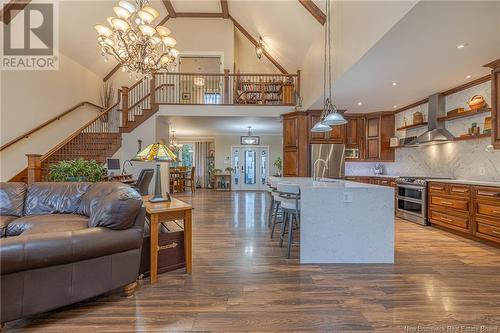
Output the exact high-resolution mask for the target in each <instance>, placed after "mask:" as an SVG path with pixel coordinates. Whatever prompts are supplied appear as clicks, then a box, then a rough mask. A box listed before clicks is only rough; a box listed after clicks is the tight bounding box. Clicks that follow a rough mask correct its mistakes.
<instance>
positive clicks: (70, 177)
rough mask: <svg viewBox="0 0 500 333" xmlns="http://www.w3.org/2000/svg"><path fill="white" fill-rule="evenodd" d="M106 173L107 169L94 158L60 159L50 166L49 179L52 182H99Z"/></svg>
mask: <svg viewBox="0 0 500 333" xmlns="http://www.w3.org/2000/svg"><path fill="white" fill-rule="evenodd" d="M105 175H106V169H105V168H104V167H103V166H102V165H100V164H99V163H97V162H96V161H94V160H84V159H83V158H79V159H77V160H69V161H60V162H59V163H57V164H53V165H51V166H50V171H49V180H50V181H52V182H68V181H87V182H93V183H95V182H99V181H101V180H102V179H103V178H104V176H105Z"/></svg>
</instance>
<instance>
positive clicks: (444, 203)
mask: <svg viewBox="0 0 500 333" xmlns="http://www.w3.org/2000/svg"><path fill="white" fill-rule="evenodd" d="M441 203H442V204H443V205H448V206H449V205H453V202H449V201H441Z"/></svg>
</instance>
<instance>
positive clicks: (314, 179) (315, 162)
mask: <svg viewBox="0 0 500 333" xmlns="http://www.w3.org/2000/svg"><path fill="white" fill-rule="evenodd" d="M318 162H323V163H324V164H325V169H326V170H328V164H327V163H326V161H325V160H324V159H322V158H318V159H317V160H316V161H314V165H313V181H317V180H318V177H317V176H316V164H317V163H318Z"/></svg>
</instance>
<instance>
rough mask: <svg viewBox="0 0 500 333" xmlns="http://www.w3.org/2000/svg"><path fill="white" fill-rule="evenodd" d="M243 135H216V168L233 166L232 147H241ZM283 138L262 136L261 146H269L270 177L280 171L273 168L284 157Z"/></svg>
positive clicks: (279, 136)
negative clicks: (277, 160) (278, 158)
mask: <svg viewBox="0 0 500 333" xmlns="http://www.w3.org/2000/svg"><path fill="white" fill-rule="evenodd" d="M240 136H241V135H231V134H228V135H215V136H214V142H215V168H217V169H221V170H224V169H225V168H227V167H230V166H231V146H238V145H240ZM282 142H283V140H282V136H281V134H278V135H260V144H261V145H263V146H265V145H268V146H269V158H270V160H269V167H270V169H269V170H270V175H273V174H275V173H276V172H278V170H277V169H276V168H275V167H274V166H273V164H274V160H276V158H277V157H281V156H282V150H283V144H282Z"/></svg>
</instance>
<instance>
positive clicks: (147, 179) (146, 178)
mask: <svg viewBox="0 0 500 333" xmlns="http://www.w3.org/2000/svg"><path fill="white" fill-rule="evenodd" d="M154 173H155V171H154V169H142V170H141V173H139V177H137V181H136V182H135V183H134V184H132V187H133V188H134V189H135V190H137V192H139V193H140V194H141V195H148V194H149V184H150V183H151V179H152V178H153V175H154Z"/></svg>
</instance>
